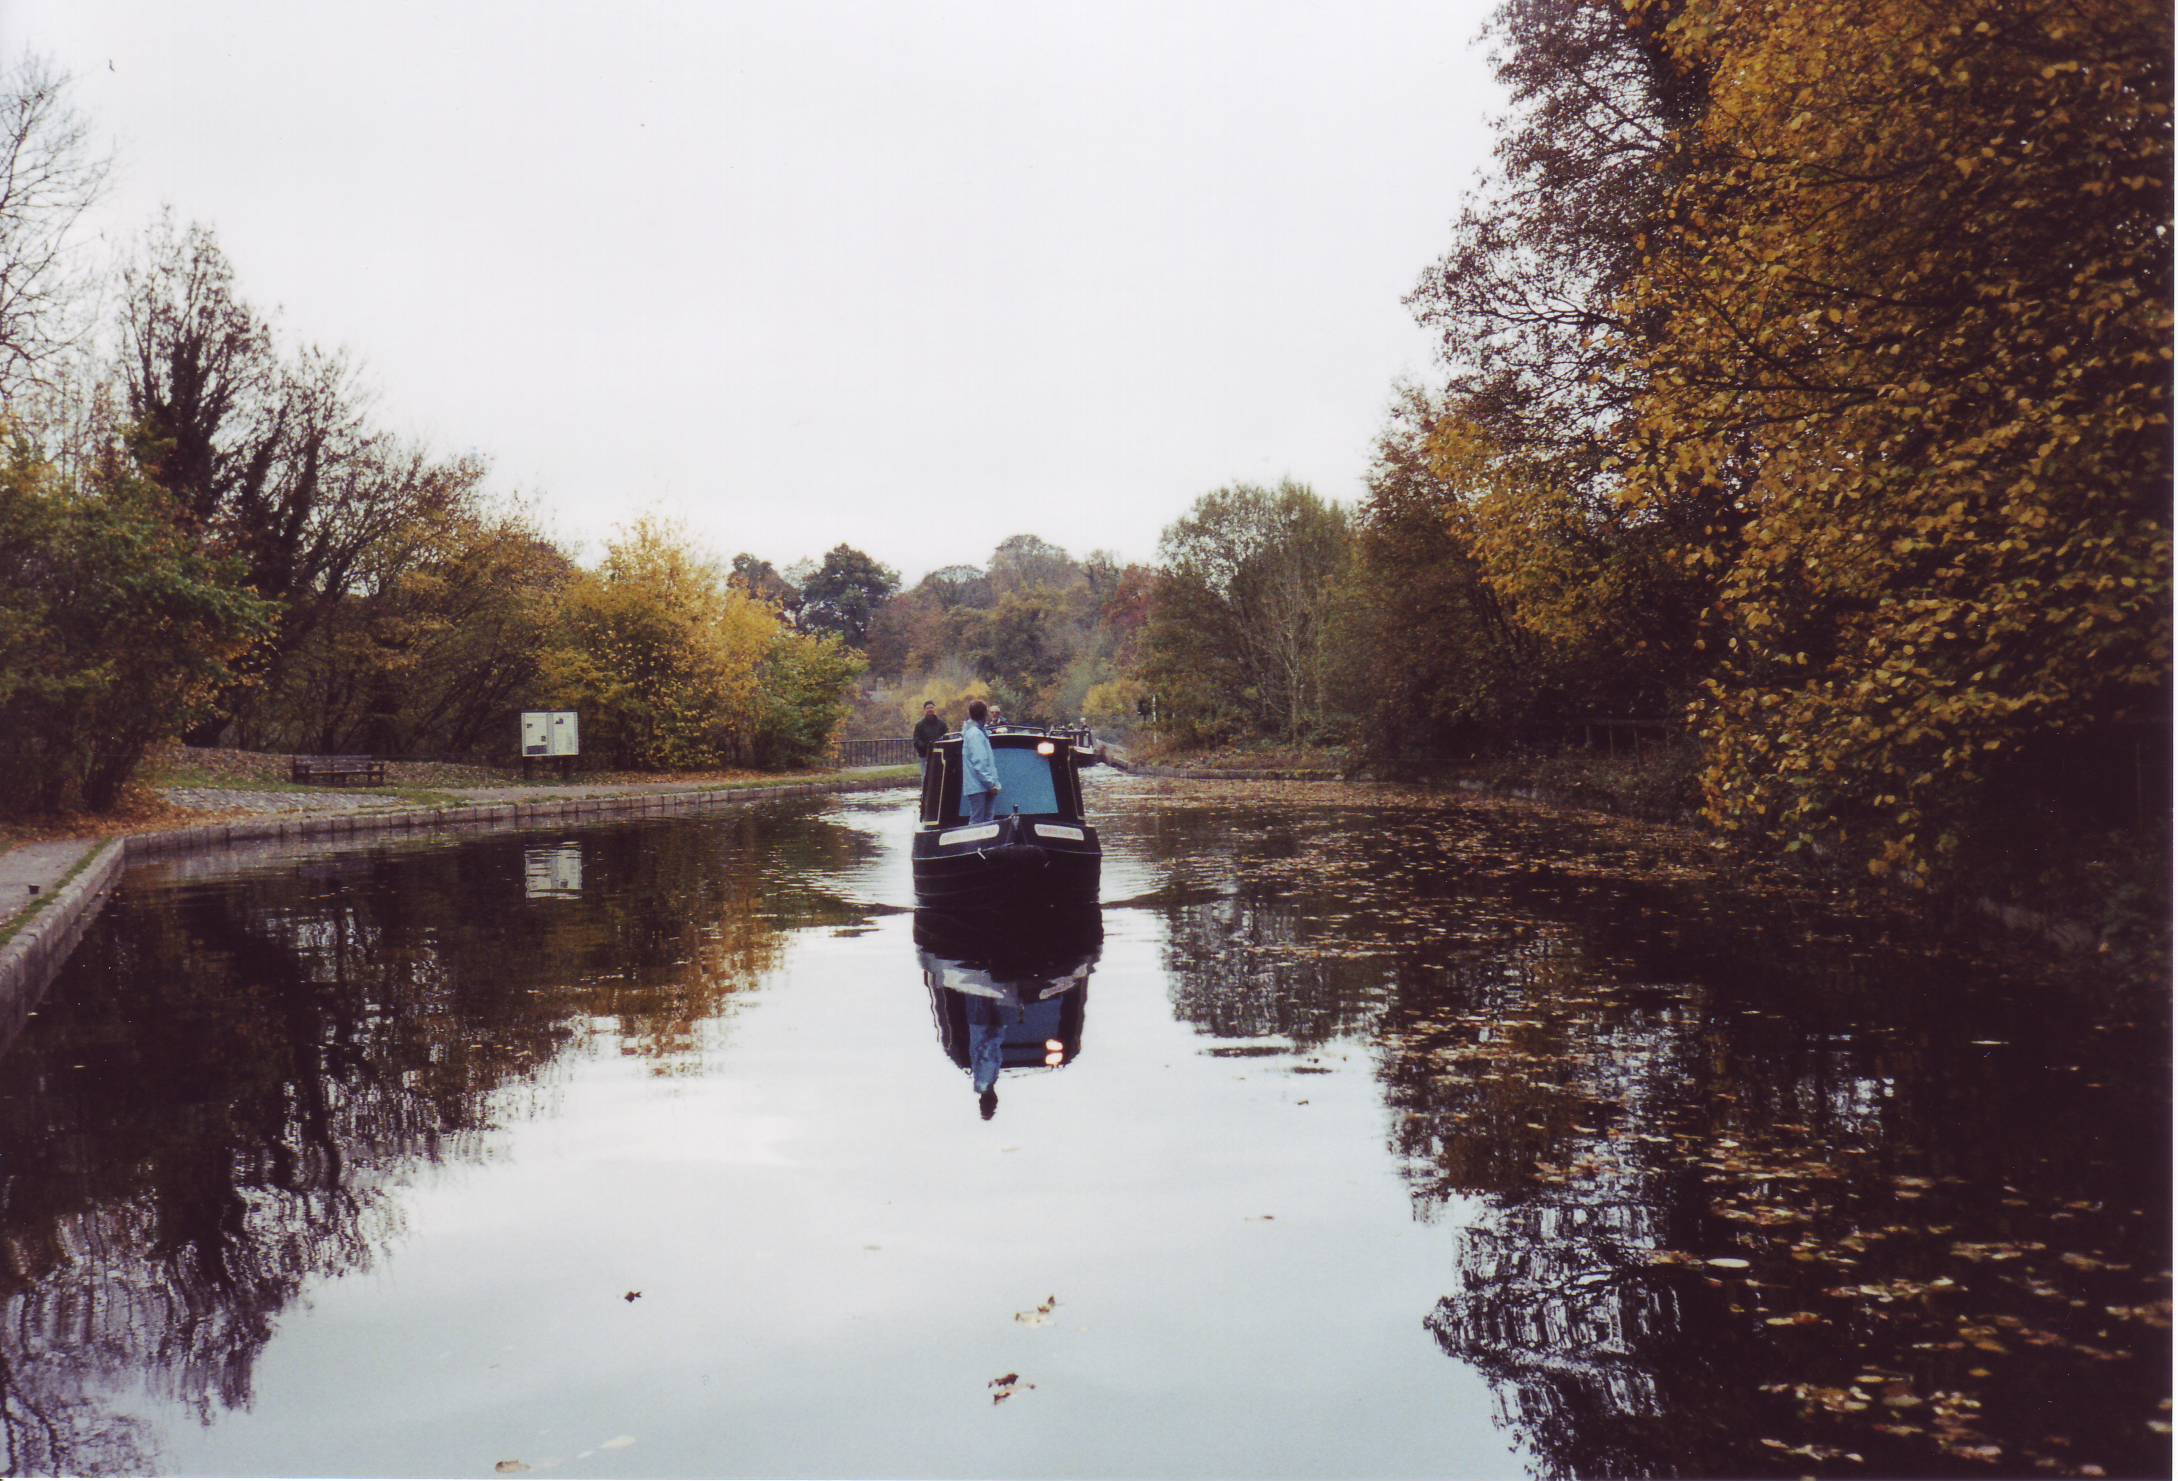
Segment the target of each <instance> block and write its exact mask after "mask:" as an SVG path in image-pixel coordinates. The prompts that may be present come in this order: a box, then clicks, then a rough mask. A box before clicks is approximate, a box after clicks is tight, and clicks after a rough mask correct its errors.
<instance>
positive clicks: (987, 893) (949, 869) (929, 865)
mask: <svg viewBox="0 0 2178 1481" xmlns="http://www.w3.org/2000/svg"><path fill="white" fill-rule="evenodd" d="M1064 826H1065V827H1066V828H1067V830H1068V831H1069V832H1076V833H1079V834H1081V837H1080V838H1079V839H1070V838H1045V837H1038V836H1037V835H1036V832H1035V825H1034V823H1033V822H1031V821H1020V822H1016V821H1015V820H1011V819H1009V820H1008V821H1007V822H1005V823H1001V824H1000V825H999V831H998V835H997V836H996V837H995V838H990V839H979V840H973V841H970V842H965V843H954V844H944V843H941V842H940V841H939V840H940V838H941V836H942V834H941V833H940V832H939V831H938V830H928V831H925V832H922V833H919V834H917V835H916V837H915V847H914V855H913V857H914V867H915V898H916V900H917V902H918V903H920V904H923V905H932V906H940V907H943V908H947V909H982V908H993V909H1005V908H1010V907H1016V906H1028V905H1045V904H1067V903H1081V902H1087V903H1090V904H1094V903H1095V901H1096V898H1097V886H1098V883H1099V881H1100V879H1101V876H1102V874H1103V866H1104V852H1103V849H1102V848H1101V847H1100V846H1099V845H1098V843H1097V833H1096V829H1094V828H1090V827H1087V826H1085V825H1082V824H1078V823H1069V824H1065V825H1064ZM945 831H966V830H945Z"/></svg>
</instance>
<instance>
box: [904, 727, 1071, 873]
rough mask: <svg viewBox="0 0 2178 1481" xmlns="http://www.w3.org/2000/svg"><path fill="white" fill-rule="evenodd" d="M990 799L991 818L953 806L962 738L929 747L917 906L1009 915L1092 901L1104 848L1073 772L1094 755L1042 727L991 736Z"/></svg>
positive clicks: (916, 852) (918, 834)
mask: <svg viewBox="0 0 2178 1481" xmlns="http://www.w3.org/2000/svg"><path fill="white" fill-rule="evenodd" d="M991 754H992V758H993V760H994V761H995V762H996V763H997V766H998V796H997V799H996V804H995V806H994V807H993V808H992V815H991V821H990V822H988V823H970V822H969V821H968V820H967V818H966V817H965V816H964V815H963V814H962V812H961V805H960V773H961V760H960V736H959V735H958V734H954V735H948V736H946V737H945V738H944V739H942V740H939V741H936V742H934V743H933V744H932V745H931V747H930V756H929V758H928V759H927V760H925V761H924V763H923V802H922V812H921V815H920V821H919V825H918V826H917V828H916V830H915V843H914V848H913V849H912V851H911V853H912V858H913V863H914V869H915V898H916V901H917V903H919V904H923V905H931V906H941V907H944V908H946V909H950V910H963V909H979V908H991V909H1012V908H1017V907H1023V906H1035V905H1055V904H1069V903H1076V904H1078V903H1082V902H1087V903H1090V904H1094V903H1095V902H1096V898H1097V880H1098V875H1099V873H1100V872H1101V870H1102V868H1103V863H1104V851H1103V849H1102V848H1101V847H1100V846H1099V844H1098V843H1097V830H1096V829H1094V828H1092V827H1090V826H1089V823H1088V820H1087V819H1086V818H1084V817H1083V816H1082V793H1081V771H1082V768H1083V767H1085V766H1093V765H1095V764H1096V759H1097V758H1096V753H1095V752H1093V751H1090V750H1088V749H1086V748H1085V747H1082V746H1077V745H1075V744H1073V742H1072V740H1071V739H1070V738H1068V737H1065V736H1057V735H1053V734H1051V733H1049V732H1047V731H1043V730H1001V731H999V732H997V733H996V734H994V735H992V736H991Z"/></svg>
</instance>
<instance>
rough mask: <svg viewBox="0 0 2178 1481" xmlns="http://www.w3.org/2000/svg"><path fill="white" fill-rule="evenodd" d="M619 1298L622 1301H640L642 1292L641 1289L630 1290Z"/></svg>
mask: <svg viewBox="0 0 2178 1481" xmlns="http://www.w3.org/2000/svg"><path fill="white" fill-rule="evenodd" d="M620 1299H621V1300H623V1301H640V1300H642V1299H643V1293H642V1292H641V1291H630V1292H628V1294H627V1295H625V1296H622V1297H621V1298H620Z"/></svg>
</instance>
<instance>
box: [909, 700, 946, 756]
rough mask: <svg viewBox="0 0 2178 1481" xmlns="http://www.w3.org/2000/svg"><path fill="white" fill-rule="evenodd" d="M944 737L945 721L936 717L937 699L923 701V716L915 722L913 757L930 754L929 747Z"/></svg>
mask: <svg viewBox="0 0 2178 1481" xmlns="http://www.w3.org/2000/svg"><path fill="white" fill-rule="evenodd" d="M943 739H945V722H944V721H943V720H941V719H939V718H938V705H937V701H935V700H929V699H926V700H924V701H923V718H922V719H920V720H918V721H916V722H915V759H916V760H918V761H921V760H923V759H925V758H926V757H928V756H929V755H930V748H931V747H932V746H934V745H936V744H937V743H938V742H939V741H941V740H943Z"/></svg>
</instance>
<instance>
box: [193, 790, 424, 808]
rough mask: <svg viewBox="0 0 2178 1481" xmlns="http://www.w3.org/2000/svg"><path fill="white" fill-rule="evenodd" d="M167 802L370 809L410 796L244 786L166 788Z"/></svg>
mask: <svg viewBox="0 0 2178 1481" xmlns="http://www.w3.org/2000/svg"><path fill="white" fill-rule="evenodd" d="M160 795H161V796H163V797H165V798H166V799H167V801H169V802H173V803H176V804H178V805H180V806H182V807H191V808H195V809H197V810H198V811H200V812H236V811H240V812H254V813H275V812H367V811H369V810H370V809H372V808H379V807H406V806H408V805H409V803H408V799H406V798H404V797H401V796H398V795H396V794H394V793H391V792H380V791H377V790H375V789H374V790H370V791H354V790H347V789H342V790H339V791H335V790H334V789H332V788H330V787H329V788H327V789H326V790H325V791H323V792H254V791H251V790H249V789H247V788H244V787H162V788H161V789H160Z"/></svg>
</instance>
